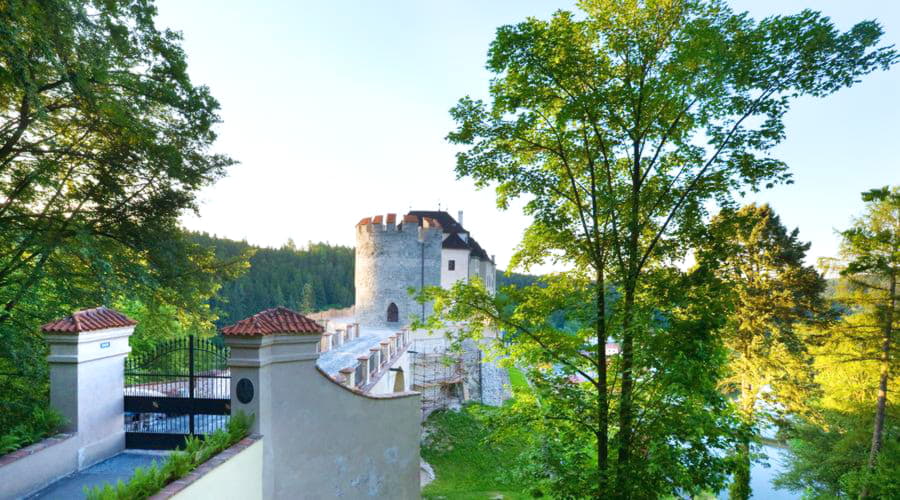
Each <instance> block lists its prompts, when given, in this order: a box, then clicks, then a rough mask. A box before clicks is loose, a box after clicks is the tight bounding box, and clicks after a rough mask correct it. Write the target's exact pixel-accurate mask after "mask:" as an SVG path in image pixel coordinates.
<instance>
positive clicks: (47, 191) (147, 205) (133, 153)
mask: <svg viewBox="0 0 900 500" xmlns="http://www.w3.org/2000/svg"><path fill="white" fill-rule="evenodd" d="M155 14H156V9H155V7H154V6H153V4H152V2H150V1H145V0H92V1H88V2H84V1H75V0H47V1H41V2H34V1H29V0H8V1H4V2H2V3H0V26H3V29H2V30H0V339H2V341H0V365H7V364H8V365H11V366H15V367H23V369H26V370H40V369H41V368H40V367H42V366H44V363H42V362H41V361H40V359H41V358H42V357H43V356H42V354H43V348H44V347H43V343H42V341H41V339H40V337H39V332H38V325H40V323H41V322H43V321H48V320H51V319H54V318H56V317H59V316H61V315H64V314H68V313H70V312H72V310H73V309H77V308H81V307H91V306H96V305H100V304H107V305H115V304H116V303H117V302H119V301H122V300H138V301H140V302H141V303H143V304H144V305H145V306H146V307H147V309H146V310H147V311H150V312H153V311H163V310H168V308H169V306H171V307H174V308H175V309H176V310H177V315H178V317H179V318H180V319H181V320H184V322H185V323H193V324H203V325H206V327H207V328H209V326H210V324H211V323H210V322H211V321H212V320H214V319H215V314H214V312H213V311H212V310H210V308H209V307H208V303H207V302H208V299H209V297H210V296H212V295H213V294H214V293H215V291H216V289H217V287H218V283H219V282H220V281H221V279H222V278H223V277H226V276H228V275H231V274H232V273H233V272H234V270H235V267H234V266H232V264H234V265H235V266H237V267H240V265H239V264H240V262H239V261H240V259H237V260H235V261H234V262H227V263H223V262H220V261H218V260H217V259H215V258H213V256H212V254H211V252H209V251H208V250H206V249H203V248H200V247H199V246H197V245H195V244H192V243H191V242H190V241H188V240H187V239H186V238H185V237H184V235H183V234H182V232H181V230H180V228H179V227H178V222H177V221H178V217H179V216H180V215H181V214H182V213H183V212H184V211H186V210H192V209H195V208H196V203H195V197H196V193H197V191H198V190H199V189H201V188H202V187H204V186H207V185H209V184H211V183H212V182H214V181H215V180H216V179H218V178H219V177H221V176H222V175H223V174H224V170H225V168H226V167H228V166H229V165H231V164H232V163H233V161H232V160H231V159H230V158H228V157H227V156H223V155H220V154H214V153H212V152H210V147H211V146H212V144H213V142H214V140H215V137H216V136H215V133H214V131H213V126H214V125H215V124H216V123H217V122H218V121H219V119H218V116H217V114H216V113H217V109H218V103H217V102H216V100H215V99H214V98H213V97H212V96H211V95H210V93H209V91H208V90H207V89H206V88H205V87H202V86H196V85H194V84H193V83H191V81H190V79H189V77H188V74H187V66H186V62H185V55H184V53H183V51H182V49H181V47H180V46H179V41H180V36H179V35H178V34H177V33H173V32H171V31H168V30H162V31H161V30H159V29H157V28H156V26H155V25H154V19H153V18H154V15H155ZM166 314H168V313H166Z"/></svg>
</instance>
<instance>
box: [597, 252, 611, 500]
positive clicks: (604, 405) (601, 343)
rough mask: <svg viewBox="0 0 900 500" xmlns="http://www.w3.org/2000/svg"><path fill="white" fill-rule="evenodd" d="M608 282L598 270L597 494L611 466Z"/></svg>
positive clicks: (602, 486) (601, 492)
mask: <svg viewBox="0 0 900 500" xmlns="http://www.w3.org/2000/svg"><path fill="white" fill-rule="evenodd" d="M605 288H606V284H605V282H604V276H603V271H602V269H600V270H598V271H597V325H596V333H597V381H598V382H599V386H598V387H597V399H598V401H597V403H598V404H597V413H598V415H597V427H598V432H597V494H598V495H602V494H603V490H604V486H605V485H606V480H607V469H608V468H609V460H608V458H609V395H608V393H607V387H606V336H607V335H606V296H605Z"/></svg>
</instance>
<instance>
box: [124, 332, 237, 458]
mask: <svg viewBox="0 0 900 500" xmlns="http://www.w3.org/2000/svg"><path fill="white" fill-rule="evenodd" d="M228 356H229V349H228V347H226V346H223V345H219V344H217V343H215V342H213V341H209V340H206V339H196V338H194V336H193V335H191V336H189V337H187V338H181V339H173V340H168V341H166V342H164V343H162V344H160V345H158V346H157V347H156V348H155V349H154V350H153V351H152V352H149V353H145V354H142V355H140V356H128V358H126V359H125V447H126V448H139V449H156V450H165V449H174V448H176V447H178V446H181V445H183V444H184V440H185V438H186V437H187V436H189V435H196V436H201V437H202V436H205V435H206V434H210V433H212V432H214V431H215V430H216V429H219V428H222V427H225V426H227V424H228V419H229V418H230V415H231V387H230V386H231V374H230V372H229V370H228Z"/></svg>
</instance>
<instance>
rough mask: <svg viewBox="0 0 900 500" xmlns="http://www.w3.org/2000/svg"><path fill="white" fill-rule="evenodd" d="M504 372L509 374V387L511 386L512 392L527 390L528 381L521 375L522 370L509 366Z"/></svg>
mask: <svg viewBox="0 0 900 500" xmlns="http://www.w3.org/2000/svg"><path fill="white" fill-rule="evenodd" d="M506 370H507V372H508V373H509V385H511V386H512V388H513V390H526V391H527V390H529V387H528V380H526V379H525V374H524V373H522V370H519V369H518V368H516V367H515V366H510V367H509V368H507V369H506Z"/></svg>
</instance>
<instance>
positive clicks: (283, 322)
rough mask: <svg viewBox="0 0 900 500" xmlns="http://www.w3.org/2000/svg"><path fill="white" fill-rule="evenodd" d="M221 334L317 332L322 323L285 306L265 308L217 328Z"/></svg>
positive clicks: (320, 330)
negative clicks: (231, 323) (219, 328)
mask: <svg viewBox="0 0 900 500" xmlns="http://www.w3.org/2000/svg"><path fill="white" fill-rule="evenodd" d="M219 331H220V332H222V335H273V334H276V333H305V334H319V333H322V332H324V331H325V329H324V328H322V325H320V324H318V323H316V322H315V321H314V320H312V319H309V318H307V317H306V316H304V315H302V314H300V313H298V312H296V311H292V310H290V309H288V308H286V307H275V308H272V309H266V310H265V311H262V312H259V313H256V314H254V315H253V316H250V317H249V318H245V319H242V320H240V321H238V322H237V323H235V324H233V325H229V326H226V327H224V328H222V329H221V330H219Z"/></svg>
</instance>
